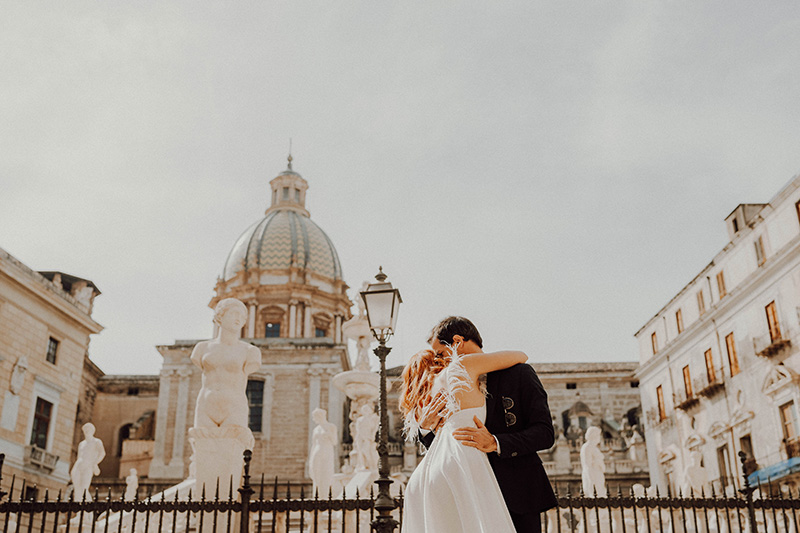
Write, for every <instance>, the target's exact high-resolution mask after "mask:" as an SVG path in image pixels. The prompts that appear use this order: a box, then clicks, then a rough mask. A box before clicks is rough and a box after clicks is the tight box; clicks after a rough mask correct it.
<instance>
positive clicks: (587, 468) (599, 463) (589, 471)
mask: <svg viewBox="0 0 800 533" xmlns="http://www.w3.org/2000/svg"><path fill="white" fill-rule="evenodd" d="M602 436H603V435H602V433H601V432H600V428H599V427H597V426H592V427H590V428H589V429H587V430H586V442H585V443H584V445H583V446H581V481H582V485H583V493H584V494H586V495H587V496H589V497H592V496H594V495H595V494H596V495H597V496H598V497H602V498H604V497H605V496H606V475H605V472H606V464H605V461H604V460H603V452H601V451H600V440H601V439H602Z"/></svg>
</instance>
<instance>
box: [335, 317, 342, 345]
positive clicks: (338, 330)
mask: <svg viewBox="0 0 800 533" xmlns="http://www.w3.org/2000/svg"><path fill="white" fill-rule="evenodd" d="M333 320H334V330H333V342H335V343H336V344H341V343H342V315H336V317H334V319H333Z"/></svg>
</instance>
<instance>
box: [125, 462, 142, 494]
mask: <svg viewBox="0 0 800 533" xmlns="http://www.w3.org/2000/svg"><path fill="white" fill-rule="evenodd" d="M137 474H138V472H136V469H135V468H131V469H130V474H129V475H128V477H126V478H125V499H126V500H128V501H133V500H135V499H136V491H137V490H138V489H139V476H138V475H137Z"/></svg>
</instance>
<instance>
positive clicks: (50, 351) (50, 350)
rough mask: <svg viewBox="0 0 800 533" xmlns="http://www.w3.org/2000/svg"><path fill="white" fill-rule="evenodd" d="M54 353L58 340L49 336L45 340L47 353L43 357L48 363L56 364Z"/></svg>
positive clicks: (56, 351) (56, 350)
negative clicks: (48, 338) (47, 339)
mask: <svg viewBox="0 0 800 533" xmlns="http://www.w3.org/2000/svg"><path fill="white" fill-rule="evenodd" d="M56 353H58V341H57V340H55V339H54V338H53V337H50V340H49V341H47V355H46V356H45V359H47V361H48V362H49V363H53V364H56Z"/></svg>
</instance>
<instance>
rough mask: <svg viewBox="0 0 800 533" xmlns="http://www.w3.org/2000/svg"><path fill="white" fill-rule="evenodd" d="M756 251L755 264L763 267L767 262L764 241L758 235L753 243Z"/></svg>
mask: <svg viewBox="0 0 800 533" xmlns="http://www.w3.org/2000/svg"><path fill="white" fill-rule="evenodd" d="M753 246H755V249H756V263H758V266H761V265H763V264H764V263H765V262H766V260H767V254H765V253H764V239H763V238H762V237H761V236H760V235H759V237H758V238H757V239H756V240H755V242H754V243H753Z"/></svg>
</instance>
